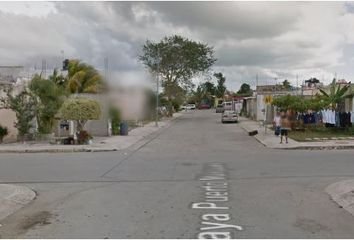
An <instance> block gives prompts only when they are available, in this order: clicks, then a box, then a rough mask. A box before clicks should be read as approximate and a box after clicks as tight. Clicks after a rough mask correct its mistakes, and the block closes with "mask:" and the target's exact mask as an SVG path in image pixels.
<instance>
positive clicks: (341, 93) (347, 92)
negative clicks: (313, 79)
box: [319, 79, 354, 111]
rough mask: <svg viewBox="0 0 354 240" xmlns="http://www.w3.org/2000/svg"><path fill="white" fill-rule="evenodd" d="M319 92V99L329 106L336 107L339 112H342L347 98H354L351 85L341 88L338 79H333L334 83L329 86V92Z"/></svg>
mask: <svg viewBox="0 0 354 240" xmlns="http://www.w3.org/2000/svg"><path fill="white" fill-rule="evenodd" d="M337 85H338V86H337ZM319 90H320V92H321V94H320V95H319V98H320V99H321V100H323V101H324V102H325V103H327V104H328V105H331V106H332V107H334V108H335V109H336V110H337V111H338V110H342V109H341V108H342V107H343V103H344V100H345V99H346V98H353V97H354V95H353V93H352V92H351V87H350V83H349V84H346V85H344V86H342V87H341V85H340V84H337V83H336V79H333V81H332V83H331V84H330V85H329V92H327V91H326V90H324V89H319Z"/></svg>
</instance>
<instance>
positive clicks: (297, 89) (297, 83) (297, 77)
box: [296, 74, 299, 96]
mask: <svg viewBox="0 0 354 240" xmlns="http://www.w3.org/2000/svg"><path fill="white" fill-rule="evenodd" d="M298 93H299V75H298V74H296V96H298V95H299V94H298Z"/></svg>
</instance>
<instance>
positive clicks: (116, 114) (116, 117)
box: [109, 107, 121, 135]
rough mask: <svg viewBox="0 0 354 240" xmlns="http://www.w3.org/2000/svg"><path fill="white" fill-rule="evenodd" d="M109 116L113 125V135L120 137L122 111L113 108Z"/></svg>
mask: <svg viewBox="0 0 354 240" xmlns="http://www.w3.org/2000/svg"><path fill="white" fill-rule="evenodd" d="M109 115H110V118H111V124H112V134H113V135H119V125H120V121H121V115H120V111H119V110H118V109H117V108H115V107H111V108H110V110H109Z"/></svg>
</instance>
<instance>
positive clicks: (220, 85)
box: [214, 72, 226, 98]
mask: <svg viewBox="0 0 354 240" xmlns="http://www.w3.org/2000/svg"><path fill="white" fill-rule="evenodd" d="M214 77H215V78H216V79H217V85H216V96H217V97H218V98H224V96H225V92H226V86H225V82H226V78H225V76H224V75H223V74H222V73H221V72H219V73H214Z"/></svg>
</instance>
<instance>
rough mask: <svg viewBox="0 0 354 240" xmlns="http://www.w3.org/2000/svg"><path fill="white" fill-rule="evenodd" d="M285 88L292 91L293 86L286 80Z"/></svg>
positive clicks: (284, 82)
mask: <svg viewBox="0 0 354 240" xmlns="http://www.w3.org/2000/svg"><path fill="white" fill-rule="evenodd" d="M283 87H284V89H285V90H290V89H292V86H291V84H290V82H289V81H288V80H287V79H285V80H284V81H283Z"/></svg>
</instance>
